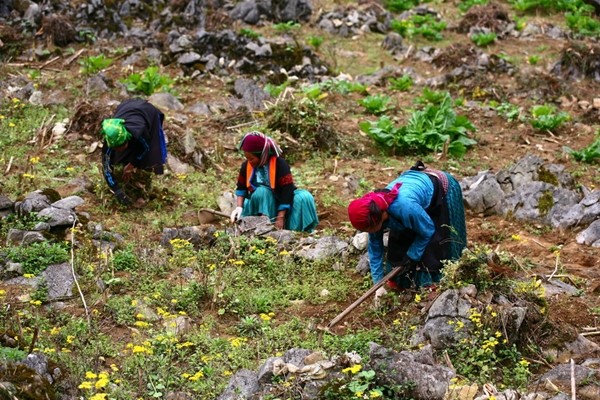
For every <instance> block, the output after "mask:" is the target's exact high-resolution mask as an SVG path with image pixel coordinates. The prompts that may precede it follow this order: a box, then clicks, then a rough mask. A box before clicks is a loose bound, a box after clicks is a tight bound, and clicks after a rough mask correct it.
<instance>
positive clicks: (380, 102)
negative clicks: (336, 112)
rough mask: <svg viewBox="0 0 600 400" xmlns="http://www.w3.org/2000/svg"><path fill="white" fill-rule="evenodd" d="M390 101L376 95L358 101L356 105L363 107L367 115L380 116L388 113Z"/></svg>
mask: <svg viewBox="0 0 600 400" xmlns="http://www.w3.org/2000/svg"><path fill="white" fill-rule="evenodd" d="M391 101H392V99H391V98H390V97H389V96H386V95H382V94H376V95H372V96H367V97H365V98H364V99H360V100H359V101H358V104H360V105H361V106H363V107H364V108H365V109H366V110H367V112H368V113H369V114H373V115H380V114H383V113H384V112H386V111H388V110H389V109H390V108H391V106H390V103H391Z"/></svg>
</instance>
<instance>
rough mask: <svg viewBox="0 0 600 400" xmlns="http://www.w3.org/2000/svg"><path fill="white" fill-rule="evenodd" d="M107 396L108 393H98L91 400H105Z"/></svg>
mask: <svg viewBox="0 0 600 400" xmlns="http://www.w3.org/2000/svg"><path fill="white" fill-rule="evenodd" d="M106 396H107V394H106V393H96V394H95V395H93V396H92V397H90V399H89V400H105V399H106Z"/></svg>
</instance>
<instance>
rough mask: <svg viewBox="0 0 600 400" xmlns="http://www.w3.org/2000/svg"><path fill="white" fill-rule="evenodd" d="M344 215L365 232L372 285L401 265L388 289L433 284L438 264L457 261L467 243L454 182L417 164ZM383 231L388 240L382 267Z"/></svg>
mask: <svg viewBox="0 0 600 400" xmlns="http://www.w3.org/2000/svg"><path fill="white" fill-rule="evenodd" d="M348 216H349V217H350V222H351V223H352V225H353V226H354V227H355V228H356V229H358V230H360V231H363V232H368V233H369V249H368V251H369V264H370V268H371V278H372V279H373V282H374V283H377V282H379V281H380V280H381V279H382V278H383V277H384V275H385V274H386V273H387V272H389V271H390V270H391V268H392V267H402V271H401V272H400V274H399V276H398V275H397V276H396V277H395V278H394V279H393V280H392V281H389V282H387V283H388V286H389V287H391V288H394V289H398V288H408V287H410V286H412V285H415V286H416V287H426V286H432V285H434V284H435V283H436V282H439V280H440V277H441V275H440V270H441V268H442V267H443V263H442V261H443V260H447V259H457V258H459V257H460V254H461V253H462V249H463V248H464V247H465V246H466V242H467V233H466V227H465V213H464V208H463V203H462V191H461V189H460V185H459V183H458V182H457V181H456V180H455V179H454V177H452V176H451V175H450V174H448V173H446V172H443V171H438V170H434V169H429V168H426V167H425V166H424V165H423V163H421V162H420V161H419V162H417V163H416V164H415V166H413V167H412V168H411V169H410V170H409V171H406V172H404V173H403V174H401V175H400V176H399V177H398V178H396V179H395V180H394V181H392V182H391V183H390V184H389V185H388V186H387V188H386V189H385V190H382V191H375V192H371V193H367V194H366V195H365V196H363V197H361V198H360V199H356V200H354V201H352V202H351V203H350V205H349V206H348ZM386 229H389V237H388V248H387V262H386V266H385V267H386V268H385V269H384V264H383V258H384V253H385V249H384V244H383V234H384V230H386ZM381 289H383V288H381ZM383 292H385V289H383ZM379 294H381V293H378V295H379Z"/></svg>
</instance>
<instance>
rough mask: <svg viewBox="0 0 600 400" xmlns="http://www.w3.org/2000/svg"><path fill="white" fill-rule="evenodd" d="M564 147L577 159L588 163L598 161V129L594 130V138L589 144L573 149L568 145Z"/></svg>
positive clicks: (599, 145)
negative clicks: (579, 148)
mask: <svg viewBox="0 0 600 400" xmlns="http://www.w3.org/2000/svg"><path fill="white" fill-rule="evenodd" d="M564 149H565V150H566V151H567V153H569V154H571V155H572V156H573V158H574V159H575V160H577V161H581V162H584V163H589V164H591V163H594V162H598V161H600V130H599V131H596V139H595V140H594V142H593V143H592V144H590V145H589V146H586V147H584V148H583V149H581V150H573V149H571V148H569V147H565V148H564Z"/></svg>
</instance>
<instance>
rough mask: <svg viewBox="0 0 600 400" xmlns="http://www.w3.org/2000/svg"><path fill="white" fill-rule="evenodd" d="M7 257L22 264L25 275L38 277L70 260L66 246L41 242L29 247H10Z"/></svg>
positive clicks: (7, 250)
mask: <svg viewBox="0 0 600 400" xmlns="http://www.w3.org/2000/svg"><path fill="white" fill-rule="evenodd" d="M6 256H7V257H8V259H10V260H12V261H13V262H16V263H20V264H21V266H22V268H23V274H32V275H38V274H40V273H41V272H43V271H44V270H45V269H46V268H47V267H48V266H49V265H52V264H60V263H63V262H65V261H67V260H68V259H69V253H68V252H67V250H66V249H65V246H64V245H62V244H58V243H49V242H40V243H32V244H30V245H29V246H22V247H9V248H8V249H6Z"/></svg>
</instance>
